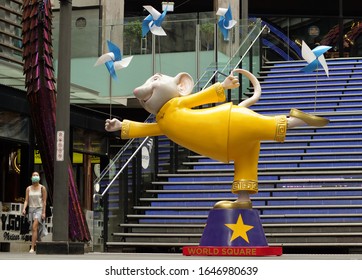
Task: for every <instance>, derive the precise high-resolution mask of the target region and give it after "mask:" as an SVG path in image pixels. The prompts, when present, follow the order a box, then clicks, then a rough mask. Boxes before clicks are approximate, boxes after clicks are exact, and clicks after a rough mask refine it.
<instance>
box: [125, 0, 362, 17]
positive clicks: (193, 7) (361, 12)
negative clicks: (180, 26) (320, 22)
mask: <svg viewBox="0 0 362 280" xmlns="http://www.w3.org/2000/svg"><path fill="white" fill-rule="evenodd" d="M162 2H164V1H160V0H125V11H126V15H125V16H126V17H132V16H143V15H147V14H148V13H147V12H146V11H144V9H143V6H144V5H151V6H153V7H154V8H155V9H157V10H159V11H161V9H162ZM172 2H174V13H193V12H207V11H213V10H214V7H213V3H214V0H174V1H172ZM341 3H342V5H341V6H342V8H343V11H342V12H343V15H344V16H347V17H362V5H361V3H360V2H359V1H355V0H319V1H318V0H300V1H295V0H294V1H293V0H249V1H248V6H249V14H250V15H253V16H259V17H261V16H276V15H281V16H285V15H295V16H310V17H312V16H318V17H323V16H333V17H337V16H339V13H340V4H341Z"/></svg>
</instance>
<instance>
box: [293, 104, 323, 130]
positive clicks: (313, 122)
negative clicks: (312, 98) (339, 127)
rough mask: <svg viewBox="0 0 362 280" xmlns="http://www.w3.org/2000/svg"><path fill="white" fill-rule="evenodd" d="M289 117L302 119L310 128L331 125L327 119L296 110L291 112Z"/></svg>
mask: <svg viewBox="0 0 362 280" xmlns="http://www.w3.org/2000/svg"><path fill="white" fill-rule="evenodd" d="M289 116H291V117H295V118H297V119H300V120H302V121H303V122H305V123H306V124H308V125H310V126H325V125H327V124H328V123H329V120H328V119H326V118H323V117H318V116H314V115H311V114H307V113H304V112H302V111H300V110H298V109H295V108H293V109H291V110H290V113H289Z"/></svg>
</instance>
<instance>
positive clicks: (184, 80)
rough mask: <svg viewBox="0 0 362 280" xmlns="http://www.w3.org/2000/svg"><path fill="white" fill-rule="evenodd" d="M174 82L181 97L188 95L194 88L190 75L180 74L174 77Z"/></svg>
mask: <svg viewBox="0 0 362 280" xmlns="http://www.w3.org/2000/svg"><path fill="white" fill-rule="evenodd" d="M175 81H176V84H177V90H178V92H179V94H180V95H181V96H184V95H188V94H190V93H191V92H192V89H193V88H194V80H193V79H192V77H191V76H190V74H188V73H186V72H182V73H179V74H177V75H176V77H175Z"/></svg>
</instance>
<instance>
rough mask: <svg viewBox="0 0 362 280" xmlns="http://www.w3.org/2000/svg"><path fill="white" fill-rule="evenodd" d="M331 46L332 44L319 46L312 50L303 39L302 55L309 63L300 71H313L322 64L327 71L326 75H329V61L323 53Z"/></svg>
mask: <svg viewBox="0 0 362 280" xmlns="http://www.w3.org/2000/svg"><path fill="white" fill-rule="evenodd" d="M330 48H331V47H330V46H318V47H315V48H314V49H313V50H311V49H310V48H309V47H308V45H307V44H306V43H305V42H304V41H302V57H303V58H304V59H305V60H306V61H307V63H308V64H307V66H305V67H303V68H302V69H301V70H300V71H302V72H313V71H314V70H315V69H318V67H319V66H320V65H321V66H322V67H323V69H324V71H325V72H326V75H327V76H328V77H329V72H328V66H327V62H326V59H325V58H324V55H323V54H324V53H325V52H327V51H328V50H329V49H330Z"/></svg>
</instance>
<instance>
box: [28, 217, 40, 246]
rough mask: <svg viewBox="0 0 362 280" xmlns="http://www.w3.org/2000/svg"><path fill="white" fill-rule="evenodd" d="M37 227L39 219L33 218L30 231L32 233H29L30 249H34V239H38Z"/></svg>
mask: <svg viewBox="0 0 362 280" xmlns="http://www.w3.org/2000/svg"><path fill="white" fill-rule="evenodd" d="M38 227H39V221H38V219H34V221H33V227H32V232H31V234H32V235H31V248H30V250H35V244H36V240H37V239H38Z"/></svg>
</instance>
